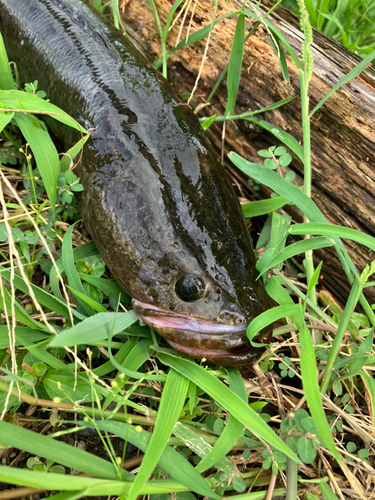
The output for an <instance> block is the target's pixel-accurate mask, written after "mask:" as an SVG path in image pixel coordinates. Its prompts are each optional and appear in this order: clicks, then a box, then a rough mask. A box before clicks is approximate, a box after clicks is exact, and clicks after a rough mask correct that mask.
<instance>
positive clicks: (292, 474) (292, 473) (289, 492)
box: [285, 458, 298, 500]
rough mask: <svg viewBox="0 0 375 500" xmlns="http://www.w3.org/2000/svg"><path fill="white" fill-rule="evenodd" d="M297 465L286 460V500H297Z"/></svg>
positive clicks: (290, 460) (292, 461)
mask: <svg viewBox="0 0 375 500" xmlns="http://www.w3.org/2000/svg"><path fill="white" fill-rule="evenodd" d="M297 472H298V469H297V463H296V462H295V461H294V460H292V459H290V458H287V459H286V478H287V481H286V495H285V500H295V499H296V498H297Z"/></svg>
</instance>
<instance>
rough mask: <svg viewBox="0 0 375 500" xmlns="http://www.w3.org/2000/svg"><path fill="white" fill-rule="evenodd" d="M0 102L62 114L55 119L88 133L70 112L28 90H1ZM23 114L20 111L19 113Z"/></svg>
mask: <svg viewBox="0 0 375 500" xmlns="http://www.w3.org/2000/svg"><path fill="white" fill-rule="evenodd" d="M0 102H2V104H4V106H5V107H6V108H8V109H23V110H30V111H41V112H43V113H56V114H58V115H62V116H53V118H55V120H57V121H59V122H61V123H65V125H69V127H72V128H75V129H76V130H79V131H80V132H82V133H84V134H87V130H86V129H84V128H83V127H81V126H80V125H79V124H78V123H77V122H76V121H75V120H73V118H70V116H69V115H68V113H65V111H63V110H62V109H60V108H58V107H57V106H55V105H54V104H51V103H50V102H47V101H44V100H43V99H40V98H39V97H37V96H36V95H33V94H28V93H27V92H22V91H21V90H7V91H4V92H0ZM17 115H18V116H21V114H20V113H17Z"/></svg>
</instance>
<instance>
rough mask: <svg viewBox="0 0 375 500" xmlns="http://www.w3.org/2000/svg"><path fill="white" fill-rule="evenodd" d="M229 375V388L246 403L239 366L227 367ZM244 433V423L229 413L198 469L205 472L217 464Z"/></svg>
mask: <svg viewBox="0 0 375 500" xmlns="http://www.w3.org/2000/svg"><path fill="white" fill-rule="evenodd" d="M226 371H227V372H228V375H229V388H230V390H231V391H233V392H234V394H237V396H238V397H240V398H241V399H242V400H243V401H244V402H245V403H247V401H248V397H247V392H246V387H245V384H244V382H243V378H242V376H241V374H240V372H239V371H238V369H237V368H227V369H226ZM242 435H243V425H242V424H241V422H239V421H238V420H237V419H236V418H234V416H233V415H229V418H228V421H227V424H226V426H225V427H224V430H223V432H222V433H221V434H220V436H219V439H218V440H217V441H216V443H215V444H214V446H213V447H212V449H211V451H210V452H209V453H208V454H207V455H206V456H205V457H204V458H203V460H201V461H200V462H199V464H198V465H197V467H196V469H197V471H198V472H203V471H204V470H207V469H209V468H210V467H212V466H213V465H215V464H216V463H217V462H218V461H219V460H220V459H221V458H223V457H225V455H226V454H227V453H228V452H229V451H230V449H231V448H232V446H233V445H234V443H236V441H237V440H238V438H239V437H241V436H242Z"/></svg>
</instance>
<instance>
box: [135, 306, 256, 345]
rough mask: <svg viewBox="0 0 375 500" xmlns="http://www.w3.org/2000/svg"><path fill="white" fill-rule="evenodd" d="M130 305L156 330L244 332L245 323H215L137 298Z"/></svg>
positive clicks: (235, 333) (240, 334)
mask: <svg viewBox="0 0 375 500" xmlns="http://www.w3.org/2000/svg"><path fill="white" fill-rule="evenodd" d="M132 305H133V308H134V311H135V312H136V314H137V316H138V318H139V319H140V321H142V323H145V324H146V325H148V326H151V327H152V328H154V329H155V330H156V331H158V330H162V329H171V330H172V329H173V330H176V331H184V332H191V333H197V334H200V335H209V336H216V335H219V336H220V335H221V336H222V335H235V336H236V337H239V336H242V334H245V333H246V328H247V325H246V324H245V325H226V324H224V323H215V322H214V321H206V320H202V319H197V318H192V317H191V316H187V315H185V314H181V313H176V312H174V311H169V310H167V309H161V308H159V307H157V306H154V305H152V304H146V303H144V302H140V301H139V300H137V299H133V300H132ZM241 344H242V342H241Z"/></svg>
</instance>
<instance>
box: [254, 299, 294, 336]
mask: <svg viewBox="0 0 375 500" xmlns="http://www.w3.org/2000/svg"><path fill="white" fill-rule="evenodd" d="M299 307H300V306H299V305H298V304H291V305H282V306H277V307H273V308H272V309H270V310H268V311H264V312H263V313H262V314H259V316H257V317H256V318H254V319H253V321H252V322H251V323H250V325H249V326H248V327H247V330H246V335H247V337H248V339H249V340H250V342H251V340H252V338H253V337H254V335H256V334H257V333H258V332H260V331H261V330H263V328H266V327H267V326H269V325H271V324H272V323H274V322H275V321H278V320H279V319H282V318H288V317H290V316H293V315H294V314H296V313H297V312H298V311H299ZM253 345H258V344H255V343H254V344H253Z"/></svg>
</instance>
